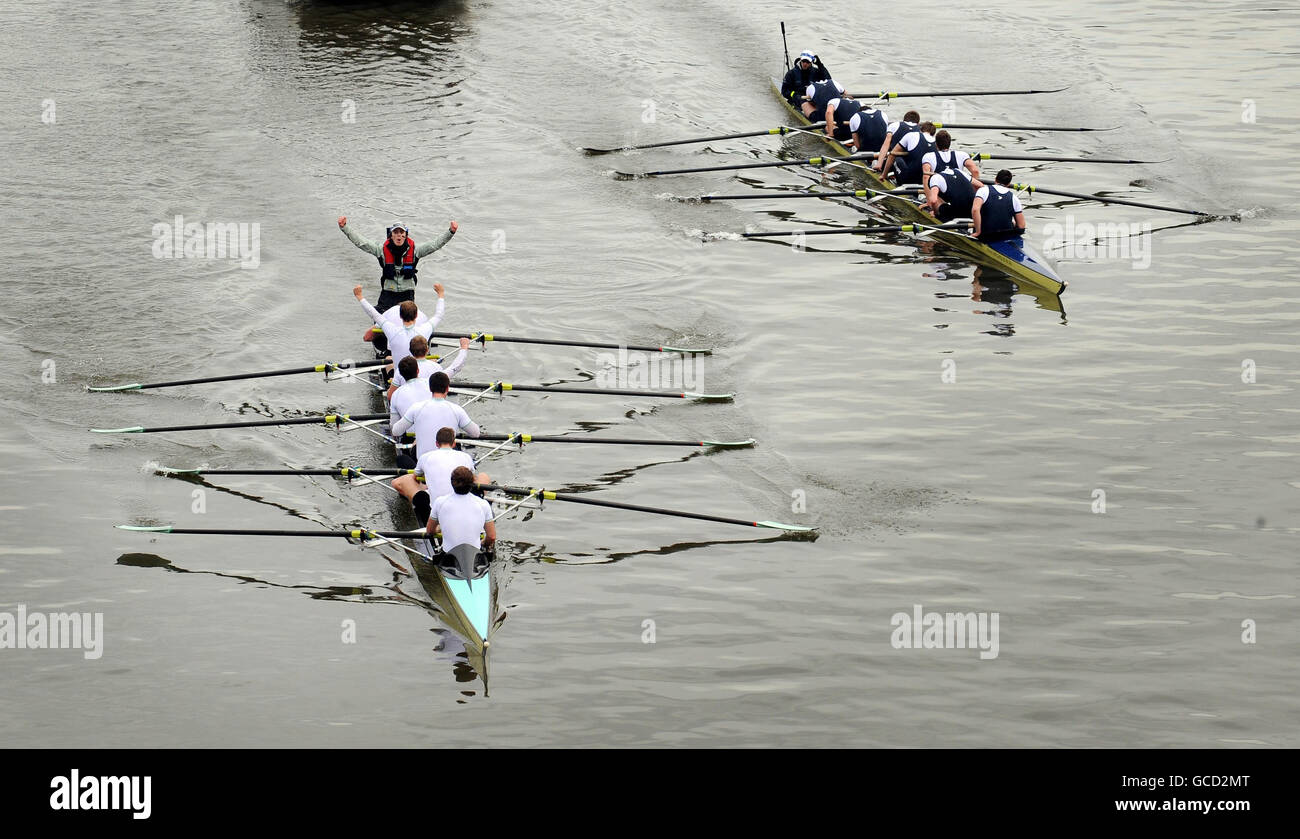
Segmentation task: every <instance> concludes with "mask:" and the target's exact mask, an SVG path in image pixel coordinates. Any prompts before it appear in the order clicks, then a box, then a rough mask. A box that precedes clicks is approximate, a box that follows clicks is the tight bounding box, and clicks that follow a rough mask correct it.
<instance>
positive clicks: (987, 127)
mask: <svg viewBox="0 0 1300 839" xmlns="http://www.w3.org/2000/svg"><path fill="white" fill-rule="evenodd" d="M934 127H935V128H966V129H970V130H974V131H1114V130H1115V129H1117V128H1118V127H1119V126H1117V125H1116V126H1111V127H1110V128H1078V127H1073V126H1071V127H1062V126H1059V125H967V124H959V123H955V122H936V123H935V124H934Z"/></svg>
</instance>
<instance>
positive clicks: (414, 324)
mask: <svg viewBox="0 0 1300 839" xmlns="http://www.w3.org/2000/svg"><path fill="white" fill-rule="evenodd" d="M433 290H434V291H435V292H437V293H438V306H437V308H436V309H435V310H434V313H433V316H432V317H430V318H427V319H426V320H425V321H424V322H423V323H420V322H419V318H420V310H419V308H418V307H417V306H416V305H415V301H414V300H404V301H402V302H401V303H400V304H398V306H397V310H398V317H399V318H400V320H399V321H397V322H396V323H394V322H393V321H390V320H388V319H387V318H386V317H385V316H384V315H383V314H381V313H380V312H379V311H378V310H377V309H375V307H374V306H371V305H370V301H368V300H366V298H365V295H364V294H362V291H361V286H355V287H353V289H352V295H353V296H354V297H356V298H357V301H358V302H359V303H361V307H362V308H363V309H365V310H366V314H368V315H370V319H371V320H372V321H373V322H374V324H375V325H376V326H378V327H379V328H380V329H381V330H383V333H384V338H385V339H387V341H388V353H389V355H390V356H391V357H392V359H393V364H396V363H397V362H399V361H401V360H402V359H403V358H405V357H406V356H407V355H409V354H410V352H411V338H412V337H414V336H416V335H420V336H422V337H423V338H425V339H426V340H427V339H428V338H429V336H430V335H432V334H433V330H435V329H437V328H438V323H439V322H440V321H441V320H442V316H443V314H444V312H445V311H446V301H445V300H444V298H443V288H442V283H434V285H433ZM370 335H371V330H366V334H365V336H363V338H362V340H370V338H369V336H370Z"/></svg>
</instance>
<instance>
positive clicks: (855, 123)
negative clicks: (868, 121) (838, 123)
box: [849, 108, 889, 151]
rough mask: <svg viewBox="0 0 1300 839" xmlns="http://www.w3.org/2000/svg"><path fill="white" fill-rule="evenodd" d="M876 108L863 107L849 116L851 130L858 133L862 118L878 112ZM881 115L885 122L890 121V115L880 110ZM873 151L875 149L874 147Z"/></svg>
mask: <svg viewBox="0 0 1300 839" xmlns="http://www.w3.org/2000/svg"><path fill="white" fill-rule="evenodd" d="M876 110H877V109H876V108H863V109H862V110H860V111H858V112H857V113H856V114H854V115H853V116H851V117H849V130H850V131H852V132H854V133H857V131H858V130H859V129H860V128H861V127H862V120H863V119H865V118H867V117H870V116H871V115H872V114H873V113H875V112H876ZM880 117H881V119H883V120H884V121H885V122H889V117H888V116H886V115H885V112H884V111H880ZM872 151H875V149H872Z"/></svg>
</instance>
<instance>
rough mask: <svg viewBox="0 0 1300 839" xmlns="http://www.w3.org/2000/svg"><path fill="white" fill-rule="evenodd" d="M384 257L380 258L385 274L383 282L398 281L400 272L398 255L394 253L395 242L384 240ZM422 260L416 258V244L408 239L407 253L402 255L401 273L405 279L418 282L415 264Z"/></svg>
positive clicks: (382, 277) (382, 276)
mask: <svg viewBox="0 0 1300 839" xmlns="http://www.w3.org/2000/svg"><path fill="white" fill-rule="evenodd" d="M383 253H384V255H383V256H381V257H380V258H379V264H380V265H382V266H383V269H384V273H383V274H382V275H381V277H380V279H382V280H392V279H396V277H397V272H398V270H399V269H398V263H397V254H395V253H394V252H393V240H392V239H385V240H384V251H383ZM419 261H420V260H419V259H417V258H416V256H415V242H414V241H413V240H412V239H411V237H409V236H408V237H406V253H404V254H403V255H402V262H401V269H400V270H401V272H402V276H403V277H404V278H405V279H408V280H411V281H412V282H415V281H416V276H415V264H416V263H417V262H419Z"/></svg>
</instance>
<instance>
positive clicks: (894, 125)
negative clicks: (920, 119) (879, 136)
mask: <svg viewBox="0 0 1300 839" xmlns="http://www.w3.org/2000/svg"><path fill="white" fill-rule="evenodd" d="M914 125H916V123H914V122H903V121H902V120H901V119H900V120H899V121H898V122H891V123H890V124H889V128H887V129H886V130H885V133H886V134H889V135H890V136H891V137H892V136H893V135H895V134H897V133H898V129H900V128H903V127H904V126H906V127H909V128H910V127H912V126H914Z"/></svg>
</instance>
